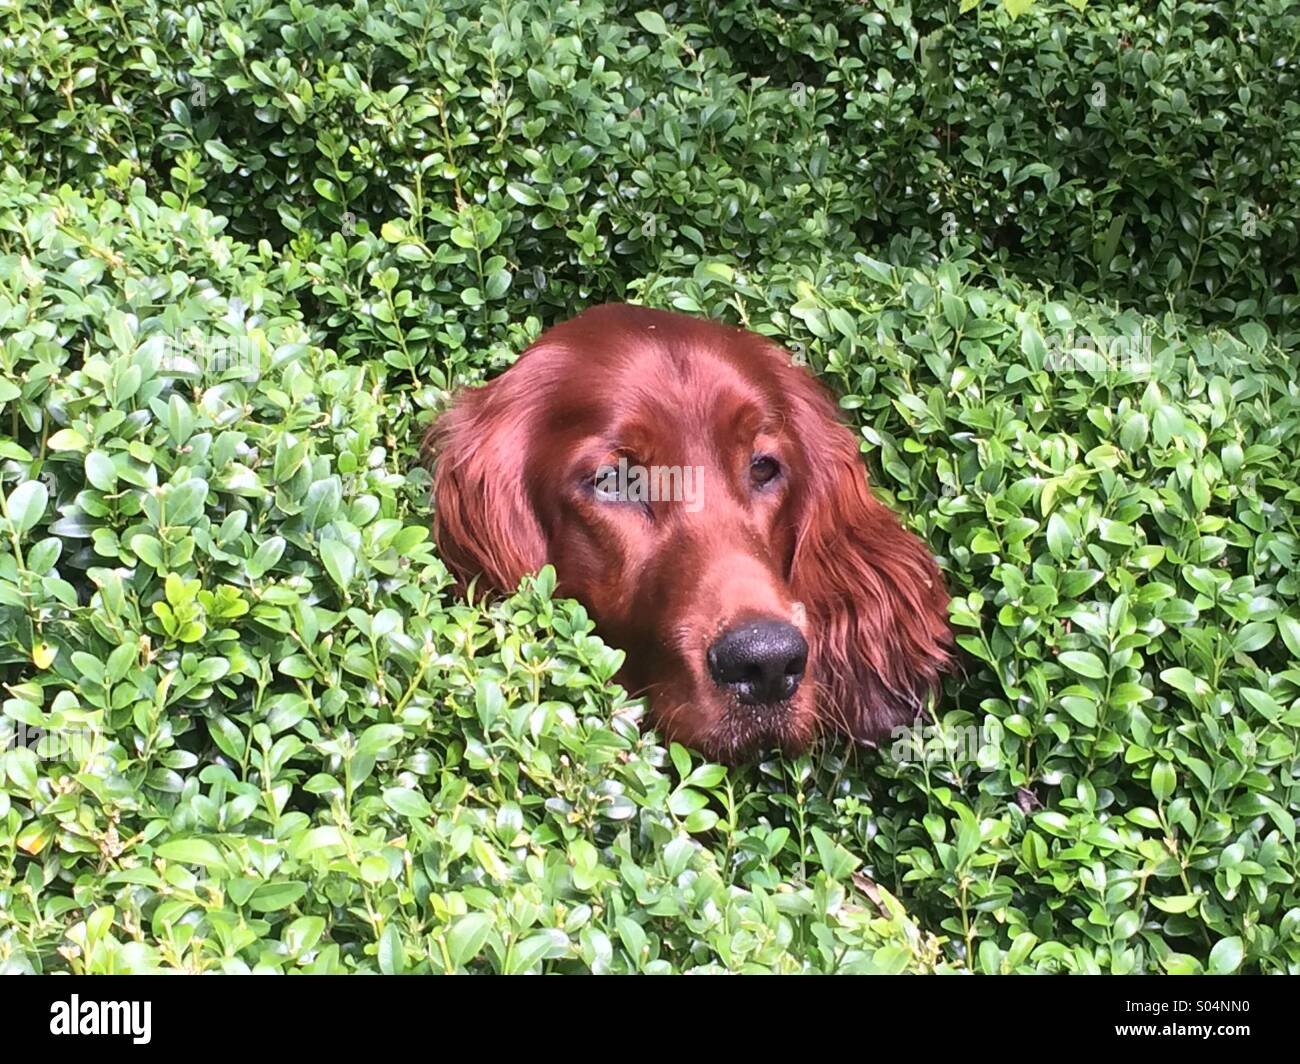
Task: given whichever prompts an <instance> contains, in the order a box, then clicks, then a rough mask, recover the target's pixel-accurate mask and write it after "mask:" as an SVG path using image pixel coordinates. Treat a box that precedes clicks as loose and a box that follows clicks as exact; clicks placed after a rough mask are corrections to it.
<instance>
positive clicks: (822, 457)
mask: <svg viewBox="0 0 1300 1064" xmlns="http://www.w3.org/2000/svg"><path fill="white" fill-rule="evenodd" d="M424 451H425V455H426V457H427V459H428V460H429V461H430V462H431V463H432V466H433V504H434V514H435V515H434V536H435V540H436V543H437V545H438V548H439V551H440V553H441V555H442V557H443V559H444V560H445V561H446V563H447V565H448V567H449V569H450V570H451V571H452V572H453V573H454V574H455V575H456V577H457V579H458V581H459V583H460V585H461V587H462V589H463V588H464V587H465V586H466V585H467V584H468V583H469V581H471V580H473V579H475V578H477V579H478V586H479V587H481V588H485V589H491V590H493V591H496V592H502V593H508V592H511V591H513V590H514V589H515V588H516V587H517V585H518V583H519V580H520V578H521V577H522V576H524V575H525V574H526V573H529V572H533V571H535V570H537V569H540V568H541V567H542V566H543V565H544V564H546V563H550V564H552V565H553V566H554V567H555V571H556V574H557V578H558V579H557V592H558V593H560V594H562V595H564V596H568V597H572V598H574V599H577V600H578V601H579V602H581V603H582V604H583V605H584V606H585V607H586V608H587V610H588V612H589V613H590V615H591V617H592V619H593V620H594V622H595V625H596V630H597V632H598V634H600V635H601V637H602V638H603V639H604V640H605V641H606V642H608V643H610V644H611V645H613V646H615V647H618V648H620V649H622V650H623V651H625V655H626V656H625V661H624V665H623V667H622V669H621V671H620V673H619V675H618V680H619V682H620V683H622V684H623V685H624V686H626V687H627V688H628V689H629V691H631V692H632V693H634V694H644V695H646V696H647V697H648V704H649V707H650V714H651V717H652V720H653V721H654V723H655V725H656V727H657V728H658V729H659V731H660V732H661V734H662V735H664V736H665V737H666V738H667V739H669V740H671V741H676V742H680V743H682V744H683V745H686V746H689V747H693V748H695V749H696V750H698V751H700V752H702V753H703V754H705V755H706V756H708V757H710V758H712V759H714V760H718V761H722V762H726V763H737V762H742V761H745V760H750V759H752V758H754V757H755V756H757V755H759V754H761V753H763V752H765V751H768V750H771V749H774V748H778V749H780V750H781V751H782V752H783V753H785V754H786V755H789V756H793V755H796V754H798V753H800V752H801V751H803V750H804V749H806V748H807V747H808V745H809V744H810V743H811V742H812V741H813V740H814V738H815V737H817V735H818V734H819V733H821V732H824V731H828V730H832V729H833V730H835V731H838V732H842V733H844V734H845V735H847V736H849V737H851V738H852V739H853V740H855V741H857V742H861V743H868V744H873V743H875V742H877V741H879V740H880V739H882V738H884V737H886V736H887V735H889V733H890V732H891V730H893V729H894V728H896V727H898V726H900V725H905V724H908V723H910V722H911V721H913V720H914V719H915V718H916V716H917V715H918V713H919V712H920V711H921V709H922V708H923V706H924V704H925V701H926V699H927V697H928V696H929V695H930V694H931V693H932V692H934V691H935V690H936V688H937V686H938V684H939V680H940V676H941V674H942V673H943V672H944V671H946V670H947V668H948V666H949V663H950V660H951V653H952V633H951V628H950V627H949V623H948V610H947V606H948V595H947V592H946V590H945V588H944V583H943V579H942V577H941V575H940V572H939V569H938V566H937V565H936V564H935V561H934V559H933V558H932V557H931V556H930V553H929V552H928V550H927V549H926V547H925V546H924V545H923V544H922V543H921V541H920V540H919V539H918V538H917V537H916V536H914V535H913V534H911V533H910V532H908V531H906V530H905V529H904V528H903V527H902V525H901V524H900V522H899V520H898V519H897V518H896V517H895V516H894V514H893V513H891V512H890V510H889V509H888V508H886V507H885V506H884V505H883V504H882V503H881V502H879V501H878V500H877V499H876V498H874V497H873V496H872V494H871V493H870V491H869V490H868V486H867V478H866V472H865V470H864V468H863V465H862V462H861V457H860V454H859V447H858V440H857V438H856V437H855V435H854V433H853V432H852V431H850V430H849V429H848V428H847V427H846V426H845V425H844V424H842V423H841V421H840V420H839V417H838V411H837V407H836V404H835V402H834V401H833V399H832V398H831V397H830V395H829V394H828V393H827V392H826V391H825V390H824V389H823V388H822V387H821V385H820V384H819V383H818V382H817V381H816V380H815V379H814V378H813V377H812V376H810V375H809V374H808V372H807V371H806V370H804V369H803V368H802V367H800V366H797V365H795V364H794V363H793V361H792V359H791V357H790V355H789V354H788V353H787V352H786V351H785V350H784V349H783V348H781V347H780V346H778V345H777V344H776V343H774V342H773V341H771V340H769V339H767V338H765V337H762V336H759V335H757V334H755V333H753V332H749V331H747V330H744V329H741V328H736V327H733V326H728V325H724V324H720V323H718V322H715V321H710V320H703V319H699V318H694V317H690V316H686V315H682V314H676V313H671V312H667V311H662V310H654V309H650V308H647V307H642V306H634V305H627V304H606V305H602V306H596V307H592V308H591V309H589V310H586V311H584V312H582V313H581V314H579V315H578V316H577V317H575V318H573V319H571V320H569V321H566V322H564V323H562V324H559V325H556V326H554V327H552V328H550V329H548V330H547V331H546V332H544V333H543V335H542V336H541V337H540V338H539V339H538V340H537V342H536V343H534V344H533V345H532V346H531V347H530V348H528V350H527V351H525V352H524V354H523V355H522V356H520V358H519V360H518V361H517V362H516V363H515V364H514V365H513V366H511V367H510V368H509V369H508V370H507V371H506V372H504V373H503V374H501V375H500V376H499V377H497V378H496V379H495V380H493V381H492V382H490V383H489V384H487V385H485V386H483V387H481V388H473V389H466V390H463V391H462V392H461V393H460V394H459V395H458V396H457V397H456V398H455V399H454V401H453V403H452V404H451V406H450V407H449V409H448V410H447V411H446V412H445V413H444V414H443V415H442V416H440V417H439V418H438V419H437V420H436V421H435V423H434V425H433V427H432V428H431V429H430V431H429V433H428V435H427V437H426V439H425V441H424Z"/></svg>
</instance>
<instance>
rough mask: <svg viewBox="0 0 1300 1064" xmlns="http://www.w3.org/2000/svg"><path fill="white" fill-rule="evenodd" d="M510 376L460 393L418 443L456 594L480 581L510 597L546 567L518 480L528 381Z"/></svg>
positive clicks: (437, 536) (436, 531) (525, 442)
mask: <svg viewBox="0 0 1300 1064" xmlns="http://www.w3.org/2000/svg"><path fill="white" fill-rule="evenodd" d="M512 370H513V372H511V371H507V372H506V373H504V374H503V375H502V376H500V377H498V378H497V379H496V380H494V381H493V382H492V383H490V384H487V385H485V386H484V387H482V388H475V389H471V390H467V391H465V392H462V393H461V395H460V397H459V398H458V399H457V400H456V402H455V403H454V404H453V405H452V407H451V408H450V409H449V410H447V412H446V413H444V414H443V415H442V416H441V417H440V418H438V420H437V421H436V422H435V423H434V425H433V427H432V428H431V429H430V430H429V433H428V435H427V436H426V437H425V439H424V446H423V452H424V455H425V458H426V460H427V461H431V462H432V463H433V505H434V520H433V536H434V541H435V542H436V543H437V545H438V550H439V553H440V554H441V555H442V558H443V561H445V562H446V563H447V566H448V568H450V569H451V570H452V572H454V573H455V574H456V576H457V577H458V579H459V581H460V585H461V588H462V590H463V589H464V587H465V585H466V584H468V583H469V581H470V580H471V579H473V578H474V577H475V576H478V575H479V574H482V576H483V578H485V580H486V582H487V584H488V585H490V588H491V589H492V590H496V591H502V592H510V591H513V590H514V589H515V587H516V586H517V585H518V583H519V580H520V578H521V577H523V575H524V574H525V573H529V572H532V571H534V570H536V569H540V568H541V567H542V565H543V564H545V561H546V544H545V540H544V538H543V536H542V531H541V528H540V526H539V525H538V522H537V518H536V516H535V514H534V512H533V507H532V503H531V501H530V500H529V498H528V494H527V490H526V487H525V483H524V475H523V469H524V464H525V460H526V458H527V455H528V447H529V439H530V436H531V433H530V432H529V430H528V426H529V424H530V418H529V412H530V410H531V403H530V402H529V389H528V388H526V387H523V385H525V383H526V381H525V377H526V376H527V375H526V374H520V373H519V372H518V370H517V369H515V368H514V367H512ZM534 397H535V393H534ZM480 586H482V585H481V584H480Z"/></svg>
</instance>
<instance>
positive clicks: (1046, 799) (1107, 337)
mask: <svg viewBox="0 0 1300 1064" xmlns="http://www.w3.org/2000/svg"><path fill="white" fill-rule="evenodd" d="M1017 13H1018V12H1017ZM1230 16H1231V17H1234V18H1239V19H1240V22H1241V27H1242V28H1241V30H1240V32H1237V30H1236V29H1235V28H1234V30H1233V32H1231V33H1211V32H1209V30H1211V29H1215V30H1217V29H1219V28H1221V27H1222V25H1224V24H1227V22H1226V21H1225V20H1229V19H1230ZM0 17H2V18H3V19H4V20H5V23H6V26H5V35H6V36H7V37H8V38H10V39H11V40H12V42H13V48H12V49H11V51H12V53H13V55H14V64H13V69H14V70H15V71H18V73H17V74H16V76H14V77H10V78H7V79H4V80H0V153H2V157H3V159H4V160H5V165H4V169H3V171H0V362H2V363H3V369H4V373H3V379H2V380H0V418H3V421H0V424H3V425H4V430H3V435H2V436H0V503H2V504H3V505H2V507H0V681H2V682H3V688H4V696H3V703H2V707H0V709H2V714H0V968H3V969H5V970H17V971H24V970H41V971H51V970H70V971H91V972H110V971H142V970H152V969H155V968H167V969H183V970H195V971H197V970H226V971H241V970H248V969H259V970H296V971H381V972H399V971H453V970H473V971H486V970H490V971H512V972H519V971H537V970H547V971H597V972H606V971H608V972H621V971H655V972H676V971H693V970H715V969H716V970H721V969H727V970H754V971H757V970H766V971H903V970H907V971H930V970H974V971H986V972H997V971H1026V972H1027V971H1059V970H1068V971H1083V972H1091V971H1115V972H1130V971H1161V970H1163V971H1171V972H1183V971H1202V970H1210V971H1233V970H1247V971H1269V972H1274V971H1286V972H1295V971H1297V970H1300V900H1298V899H1297V888H1296V885H1295V874H1296V868H1295V864H1296V858H1295V853H1296V849H1295V825H1296V813H1297V810H1298V808H1300V795H1297V788H1296V783H1295V778H1296V777H1295V765H1296V736H1297V726H1298V725H1300V588H1298V587H1297V578H1296V576H1295V575H1294V571H1295V561H1296V556H1297V553H1298V552H1300V543H1297V529H1296V510H1297V506H1298V505H1300V485H1298V484H1297V479H1296V469H1297V468H1298V466H1300V442H1297V441H1298V440H1300V435H1298V432H1297V429H1298V428H1300V391H1298V386H1297V383H1296V381H1295V373H1294V339H1295V337H1294V333H1293V332H1291V331H1290V330H1291V329H1292V328H1293V327H1292V326H1291V325H1290V320H1292V318H1291V315H1292V313H1293V311H1294V309H1295V283H1294V281H1295V270H1296V259H1295V255H1296V237H1295V221H1296V213H1295V212H1296V209H1297V208H1296V198H1295V196H1294V187H1293V186H1294V179H1295V166H1296V158H1297V148H1296V145H1297V142H1296V140H1295V137H1296V134H1295V132H1294V130H1295V129H1296V128H1297V124H1296V123H1295V122H1294V121H1293V120H1291V119H1294V117H1295V116H1294V115H1293V114H1292V113H1291V112H1292V111H1293V110H1294V108H1295V106H1296V104H1295V100H1294V96H1295V93H1294V91H1293V90H1294V80H1295V70H1294V62H1295V60H1294V58H1292V57H1291V56H1290V51H1289V49H1290V47H1291V41H1292V40H1293V38H1294V30H1295V15H1294V14H1293V13H1292V11H1291V10H1290V8H1289V6H1288V5H1286V4H1283V3H1281V2H1280V0H1279V2H1275V3H1272V4H1263V5H1256V6H1255V8H1253V9H1252V11H1251V12H1248V13H1245V14H1241V15H1239V16H1233V15H1232V13H1231V12H1229V11H1228V10H1227V8H1226V6H1225V5H1220V4H1204V3H1185V2H1184V3H1170V2H1166V3H1163V4H1161V5H1159V8H1158V10H1157V11H1156V12H1155V13H1154V14H1145V13H1143V12H1141V11H1139V10H1138V9H1137V8H1136V7H1133V6H1127V5H1116V6H1113V7H1112V6H1110V5H1107V6H1106V7H1105V9H1104V10H1103V9H1102V8H1101V6H1100V5H1092V6H1089V7H1087V8H1085V9H1084V10H1083V11H1082V12H1075V11H1074V10H1073V8H1070V7H1065V6H1060V5H1053V4H1037V5H1034V6H1033V8H1032V9H1031V10H1029V11H1028V12H1026V13H1022V14H1020V17H1018V18H1017V19H1015V20H1014V21H1012V20H1011V19H1009V18H1008V17H1006V15H1004V14H1003V13H1001V12H1000V11H999V10H998V9H997V7H996V6H995V5H990V6H988V7H987V9H986V8H985V7H983V6H982V7H981V9H980V10H978V11H973V12H967V13H962V12H961V11H960V10H958V5H952V7H951V8H938V7H937V8H935V10H934V12H930V13H926V14H925V15H921V14H919V13H913V12H912V11H911V10H910V8H909V7H908V6H907V5H905V4H902V3H890V4H887V5H886V4H883V3H882V4H866V5H843V6H841V5H826V6H825V7H824V9H823V8H822V7H820V6H818V5H809V4H798V5H795V4H787V3H758V2H748V3H741V2H720V3H716V4H677V5H669V6H666V7H664V8H662V9H659V10H650V9H644V8H639V7H634V6H632V5H622V4H605V3H600V2H597V0H574V2H570V3H565V4H555V5H549V4H548V5H542V4H540V3H538V4H532V3H511V4H506V5H498V6H495V7H483V6H481V5H477V4H466V3H460V2H452V3H444V4H432V3H427V2H425V0H385V2H384V3H383V4H382V5H380V4H375V5H366V4H357V5H354V6H344V5H338V4H305V3H300V2H298V0H293V2H292V3H288V4H283V5H276V6H272V5H270V4H266V3H244V4H229V3H227V4H217V3H215V2H202V3H195V4H189V5H184V6H180V7H176V6H170V5H168V4H165V3H158V2H156V0H127V2H123V3H119V4H118V5H116V6H115V7H114V6H109V7H103V6H100V5H92V4H89V3H84V2H80V0H78V2H76V3H73V4H67V5H61V7H60V10H59V11H58V13H57V15H56V14H54V13H52V12H50V11H46V10H43V9H41V8H33V7H31V6H29V5H21V6H19V5H17V4H4V3H3V2H2V0H0ZM1231 24H1232V25H1233V26H1234V27H1236V26H1237V23H1236V22H1232V23H1231ZM1098 81H1099V82H1100V83H1101V84H1102V85H1103V87H1104V88H1105V95H1106V98H1107V100H1108V101H1110V102H1109V103H1108V104H1107V105H1105V106H1100V105H1095V104H1094V103H1093V102H1092V100H1091V99H1090V96H1092V95H1094V94H1095V88H1094V82H1098ZM1089 197H1090V198H1089ZM1085 200H1087V201H1088V202H1084V201H1085ZM1249 205H1254V207H1255V208H1257V210H1256V211H1255V213H1256V215H1257V217H1256V219H1255V222H1256V224H1255V226H1254V227H1245V226H1244V225H1243V224H1242V223H1244V217H1243V216H1241V211H1242V210H1243V209H1244V208H1245V207H1246V206H1249ZM945 215H951V219H952V220H953V223H954V224H952V225H950V224H949V220H948V219H947V218H946V217H945ZM1116 219H1120V221H1118V222H1117V221H1116ZM1248 230H1249V231H1248ZM864 249H866V250H864ZM1040 279H1042V280H1050V281H1051V282H1052V283H1051V284H1050V285H1047V284H1044V283H1041V281H1040ZM611 298H637V299H641V300H643V301H645V302H648V303H652V304H654V305H659V306H669V307H675V308H677V309H681V310H686V311H688V312H692V313H700V314H709V315H714V316H719V317H724V318H726V319H728V320H731V321H735V322H738V323H742V324H745V325H748V326H749V327H750V328H754V329H757V330H759V331H761V332H766V333H770V334H772V335H774V336H777V337H779V338H781V340H782V341H783V342H785V343H787V345H789V346H790V348H791V350H792V351H794V352H795V353H796V354H797V355H798V356H800V357H802V358H804V359H805V360H806V361H807V362H808V363H809V365H810V367H811V368H812V369H813V370H814V371H815V372H817V373H818V374H819V375H821V376H822V377H823V378H824V379H826V380H827V381H828V383H830V384H831V385H832V386H833V387H834V388H835V389H836V390H837V391H838V392H839V394H840V395H841V396H842V406H843V407H844V410H845V416H846V418H848V419H849V420H851V421H852V422H853V423H854V424H855V425H857V426H859V427H860V428H861V431H862V437H863V449H864V456H865V460H866V461H867V463H868V465H869V466H871V468H872V475H873V479H874V482H875V484H876V485H877V487H878V489H879V490H880V491H881V492H882V494H884V495H885V496H886V497H887V498H888V499H889V500H890V501H891V502H892V503H893V504H895V505H896V506H897V507H898V509H899V511H900V512H901V513H903V514H904V515H905V516H906V519H907V520H908V521H910V522H911V523H912V524H913V526H914V527H915V528H916V530H917V531H918V532H919V533H920V534H921V535H922V536H923V537H925V539H926V540H927V542H928V543H929V544H930V545H931V547H932V549H933V550H934V551H935V553H936V555H938V557H939V558H940V561H941V563H942V565H943V568H944V570H945V574H946V576H947V579H948V581H949V585H950V588H951V590H952V592H953V595H954V602H953V620H954V624H955V627H956V629H957V631H958V633H959V641H960V643H961V646H962V648H963V651H964V654H965V660H964V671H963V674H962V675H960V676H958V677H954V678H953V679H952V680H951V681H950V682H949V684H948V686H947V689H946V691H945V694H944V697H943V698H942V699H941V700H940V702H939V703H938V705H937V706H936V708H935V715H934V718H933V719H932V720H931V721H930V724H931V725H932V728H933V731H934V733H935V734H936V735H940V736H946V737H947V738H948V739H949V740H950V741H948V742H944V741H942V740H941V739H940V740H938V741H936V742H935V743H933V744H931V745H929V746H927V748H926V749H924V750H922V751H920V754H921V756H909V755H908V751H907V750H906V749H902V748H898V749H884V750H883V751H882V752H880V753H870V752H866V751H852V750H848V749H845V748H843V747H838V746H832V747H828V748H825V749H821V750H818V751H816V753H815V754H814V755H813V756H810V757H806V758H801V759H799V760H797V761H792V762H786V761H779V760H778V761H773V762H769V763H765V764H763V765H759V766H751V767H749V768H747V769H743V770H739V771H735V770H724V769H722V768H720V767H718V766H714V765H707V764H702V763H700V762H699V760H698V758H693V757H692V755H690V754H689V753H688V752H686V751H684V750H681V749H680V748H672V749H664V748H663V747H662V746H661V745H660V744H659V743H658V740H657V739H656V737H655V736H654V735H653V733H651V732H648V731H643V729H642V727H641V723H642V720H641V718H642V714H643V707H642V706H641V704H640V703H638V702H635V701H629V700H628V699H627V698H626V695H625V694H624V693H623V692H622V691H620V690H619V689H617V688H616V687H614V686H613V685H612V684H611V683H610V677H611V676H612V675H613V674H614V673H615V671H616V669H617V664H618V658H619V655H618V652H617V651H615V650H612V649H611V648H608V647H606V646H604V645H603V644H602V643H601V642H600V641H599V640H598V639H597V638H595V637H594V636H593V635H592V631H591V624H590V621H589V619H588V618H587V617H586V615H585V612H584V611H583V610H582V608H581V607H580V606H578V605H577V604H575V603H572V602H567V601H562V600H557V599H555V598H554V596H553V594H552V592H553V574H551V573H550V572H549V571H544V572H543V573H541V574H539V575H538V576H537V577H535V578H531V579H529V580H528V581H526V582H525V585H524V586H523V587H522V588H521V589H520V591H519V593H518V594H517V595H516V596H514V597H513V598H511V599H510V600H509V601H506V602H501V603H497V604H495V605H492V606H490V607H487V608H479V607H472V606H469V605H467V604H465V603H464V602H463V601H462V600H460V599H459V598H458V597H457V596H456V595H455V594H454V593H453V591H452V589H451V587H450V583H449V580H448V577H447V573H446V570H445V569H444V567H443V565H442V563H441V561H440V560H439V559H438V557H437V556H436V553H435V552H434V550H433V549H432V546H431V544H430V540H429V536H428V507H427V486H428V480H427V474H426V473H425V472H424V471H423V470H421V469H420V468H419V466H418V464H417V462H416V460H415V443H416V441H417V439H418V437H419V435H420V432H421V430H422V428H423V426H424V425H425V424H426V423H427V422H428V420H429V418H430V417H431V416H433V415H434V414H435V413H436V412H437V411H438V410H439V409H440V408H441V407H442V406H443V404H444V403H445V402H446V400H447V397H448V395H449V392H450V389H451V388H453V387H454V386H457V385H459V384H463V383H467V382H473V381H475V380H477V379H479V378H481V377H482V376H484V375H486V374H488V373H492V372H495V371H497V370H499V369H500V368H502V367H503V366H505V365H507V364H508V362H509V360H510V359H511V358H512V357H513V355H514V354H515V353H517V352H518V351H519V350H520V349H521V348H522V347H523V346H524V345H525V344H526V343H527V342H528V340H529V339H531V338H532V337H535V336H536V335H537V334H538V332H539V331H540V330H541V328H542V327H543V326H544V325H546V324H549V323H551V322H553V321H555V320H559V319H561V318H563V317H566V316H568V315H569V314H571V313H572V312H573V311H574V310H575V309H577V308H578V307H581V306H583V305H586V304H588V303H591V302H597V301H600V300H603V299H611ZM963 735H965V736H971V735H975V736H976V737H977V740H978V741H977V742H976V743H975V744H974V746H971V745H969V744H966V745H963V743H962V742H960V741H958V740H959V738H960V737H961V736H963ZM70 737H84V738H86V741H85V742H70V741H68V740H69V738H70ZM916 753H917V751H915V750H913V751H912V754H916Z"/></svg>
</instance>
